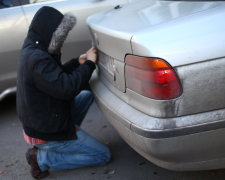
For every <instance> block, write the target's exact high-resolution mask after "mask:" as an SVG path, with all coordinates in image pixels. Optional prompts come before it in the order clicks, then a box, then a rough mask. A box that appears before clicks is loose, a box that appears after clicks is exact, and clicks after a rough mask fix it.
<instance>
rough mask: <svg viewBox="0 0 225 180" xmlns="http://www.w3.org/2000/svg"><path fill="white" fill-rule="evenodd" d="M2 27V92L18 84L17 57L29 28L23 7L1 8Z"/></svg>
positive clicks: (0, 47) (0, 87) (0, 19)
mask: <svg viewBox="0 0 225 180" xmlns="http://www.w3.org/2000/svg"><path fill="white" fill-rule="evenodd" d="M0 27H1V28H0V41H1V44H0V59H1V66H0V94H1V92H2V91H3V90H6V89H8V88H11V87H15V84H16V75H17V72H16V67H17V60H18V58H17V57H18V56H19V49H21V47H22V44H23V41H24V37H25V32H26V31H27V29H28V26H27V22H26V19H25V17H24V15H23V11H22V8H21V7H19V6H16V7H12V8H6V9H0ZM7 92H10V91H7ZM2 97H3V96H2Z"/></svg>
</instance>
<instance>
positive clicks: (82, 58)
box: [79, 53, 87, 64]
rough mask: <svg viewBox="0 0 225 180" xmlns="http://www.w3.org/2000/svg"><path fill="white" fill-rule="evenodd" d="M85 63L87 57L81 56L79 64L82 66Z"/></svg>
mask: <svg viewBox="0 0 225 180" xmlns="http://www.w3.org/2000/svg"><path fill="white" fill-rule="evenodd" d="M86 61H87V55H86V53H85V54H81V55H80V57H79V63H80V64H84V63H85V62H86Z"/></svg>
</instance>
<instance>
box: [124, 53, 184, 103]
mask: <svg viewBox="0 0 225 180" xmlns="http://www.w3.org/2000/svg"><path fill="white" fill-rule="evenodd" d="M125 63H126V66H125V77H126V87H127V88H129V89H131V90H133V91H135V92H137V93H139V94H141V95H143V96H146V97H149V98H152V99H159V100H167V99H173V98H176V97H178V96H180V95H181V93H182V88H181V83H180V80H179V78H178V77H177V75H176V73H175V71H174V69H173V68H172V67H171V66H170V65H169V64H168V63H167V62H166V61H165V60H163V59H159V58H148V57H139V56H134V55H127V56H126V58H125Z"/></svg>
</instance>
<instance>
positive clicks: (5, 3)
mask: <svg viewBox="0 0 225 180" xmlns="http://www.w3.org/2000/svg"><path fill="white" fill-rule="evenodd" d="M19 5H20V3H19V1H18V0H0V9H4V8H10V7H14V6H19Z"/></svg>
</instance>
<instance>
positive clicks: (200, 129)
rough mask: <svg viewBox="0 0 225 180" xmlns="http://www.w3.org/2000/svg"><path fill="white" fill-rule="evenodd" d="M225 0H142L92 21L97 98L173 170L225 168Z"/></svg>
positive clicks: (130, 138) (126, 135) (142, 149)
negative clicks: (96, 51)
mask: <svg viewBox="0 0 225 180" xmlns="http://www.w3.org/2000/svg"><path fill="white" fill-rule="evenodd" d="M224 19H225V2H223V1H197V0H195V1H187V0H186V1H182V0H177V1H172V0H166V1H163V0H142V1H139V2H137V3H132V4H126V5H121V6H117V7H116V8H114V9H111V10H109V11H106V12H102V13H98V14H97V15H94V16H91V17H90V18H88V24H89V26H90V28H91V32H92V37H93V41H94V42H95V44H96V46H97V47H98V49H99V51H100V52H99V62H98V69H97V71H96V72H95V74H94V76H93V77H92V80H91V86H92V90H93V92H94V94H95V98H96V102H97V104H98V106H99V108H100V109H101V110H102V112H103V113H104V114H105V116H106V117H107V119H108V120H109V121H110V122H111V124H112V125H113V126H114V127H115V129H116V130H117V131H118V132H119V134H120V135H121V136H122V138H123V139H124V140H125V141H126V142H127V143H128V144H129V145H130V146H131V147H132V148H133V149H135V150H136V151H137V152H138V153H140V154H141V155H142V156H144V157H145V158H147V159H148V160H149V161H151V162H153V163H155V164H156V165H158V166H161V167H163V168H167V169H171V170H182V171H183V170H207V169H218V168H225V140H224V138H225V58H224V57H225V21H224Z"/></svg>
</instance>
